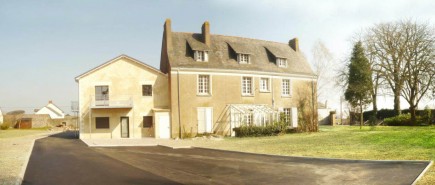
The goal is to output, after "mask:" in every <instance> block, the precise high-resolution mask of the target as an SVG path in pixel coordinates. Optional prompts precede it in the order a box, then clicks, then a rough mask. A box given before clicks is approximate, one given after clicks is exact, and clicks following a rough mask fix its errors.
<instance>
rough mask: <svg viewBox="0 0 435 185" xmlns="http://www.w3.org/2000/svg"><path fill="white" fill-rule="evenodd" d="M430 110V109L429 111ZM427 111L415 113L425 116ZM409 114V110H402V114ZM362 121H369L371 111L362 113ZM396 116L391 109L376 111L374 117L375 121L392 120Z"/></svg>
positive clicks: (433, 114)
mask: <svg viewBox="0 0 435 185" xmlns="http://www.w3.org/2000/svg"><path fill="white" fill-rule="evenodd" d="M429 110H430V109H429ZM427 111H428V110H415V113H416V115H417V116H427V115H426V114H427ZM408 113H410V111H409V109H403V110H402V114H408ZM363 115H364V121H367V120H369V119H370V117H371V116H372V115H373V110H370V111H364V113H363ZM395 116H396V112H395V111H394V110H393V109H381V110H378V114H377V116H376V118H377V119H380V120H382V119H385V118H392V117H395ZM431 117H432V118H434V117H435V109H432V110H431Z"/></svg>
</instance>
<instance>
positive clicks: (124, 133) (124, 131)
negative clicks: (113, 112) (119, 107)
mask: <svg viewBox="0 0 435 185" xmlns="http://www.w3.org/2000/svg"><path fill="white" fill-rule="evenodd" d="M128 128H129V126H128V117H121V137H122V138H128V137H129V135H130V132H129V129H128Z"/></svg>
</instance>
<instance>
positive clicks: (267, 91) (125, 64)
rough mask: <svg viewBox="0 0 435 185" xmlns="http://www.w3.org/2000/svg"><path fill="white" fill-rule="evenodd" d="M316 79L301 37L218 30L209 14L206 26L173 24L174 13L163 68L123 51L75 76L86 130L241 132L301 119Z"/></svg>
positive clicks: (124, 134)
mask: <svg viewBox="0 0 435 185" xmlns="http://www.w3.org/2000/svg"><path fill="white" fill-rule="evenodd" d="M315 79H316V78H315V74H314V72H313V71H312V69H311V67H310V65H309V64H308V62H307V61H306V59H305V58H304V57H303V55H302V53H301V52H300V50H299V43H298V39H296V38H294V39H292V40H290V41H289V42H288V43H278V42H272V41H264V40H258V39H249V38H242V37H234V36H224V35H215V34H211V33H210V24H209V23H208V22H205V23H204V24H203V25H202V31H201V33H184V32H173V31H172V29H171V21H170V20H169V19H168V20H166V22H165V24H164V31H163V40H162V50H161V60H160V70H158V69H155V68H153V67H151V66H149V65H147V64H144V63H142V62H140V61H138V60H136V59H133V58H131V57H128V56H126V55H121V56H119V57H116V58H115V59H112V60H110V61H108V62H106V63H104V64H102V65H100V66H98V67H96V68H94V69H91V70H90V71H87V72H85V73H83V74H82V75H79V76H78V77H76V78H75V80H76V82H78V84H79V117H80V138H142V137H155V138H177V137H185V136H192V135H193V136H194V135H197V134H206V133H213V134H219V135H227V136H233V135H234V132H233V128H235V127H239V126H241V125H267V124H270V123H272V122H273V121H276V120H277V119H279V117H280V116H285V117H284V118H285V120H286V121H287V123H288V125H289V127H297V126H298V119H297V118H298V115H297V106H298V101H299V99H300V98H302V97H304V98H306V97H311V96H312V93H314V92H313V91H312V85H313V84H314V83H315Z"/></svg>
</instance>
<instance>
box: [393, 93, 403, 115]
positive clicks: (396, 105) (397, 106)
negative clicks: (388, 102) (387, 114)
mask: <svg viewBox="0 0 435 185" xmlns="http://www.w3.org/2000/svg"><path fill="white" fill-rule="evenodd" d="M394 112H395V113H396V116H397V115H400V114H402V111H401V110H400V91H397V90H396V91H395V92H394Z"/></svg>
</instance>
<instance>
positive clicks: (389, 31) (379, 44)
mask: <svg viewBox="0 0 435 185" xmlns="http://www.w3.org/2000/svg"><path fill="white" fill-rule="evenodd" d="M405 37H406V36H405V33H403V32H402V28H401V25H400V24H399V23H395V22H393V23H382V24H377V25H375V26H374V27H372V28H369V29H368V31H367V34H366V36H365V39H364V41H365V45H366V48H368V49H369V50H370V54H371V55H373V57H375V58H373V59H374V62H375V63H376V64H375V65H376V67H378V69H379V70H377V71H378V72H379V75H380V76H382V78H384V79H385V81H386V82H387V84H388V85H389V87H390V88H391V90H392V92H393V94H394V110H395V111H396V114H400V113H401V109H400V96H401V92H402V89H403V85H404V82H405V80H406V79H407V71H406V70H407V68H406V66H407V65H408V63H407V61H406V60H405V57H404V52H405V51H406V47H407V46H406V43H405V42H404V38H405Z"/></svg>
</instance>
